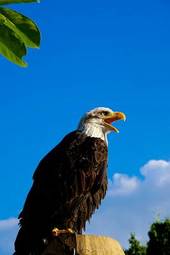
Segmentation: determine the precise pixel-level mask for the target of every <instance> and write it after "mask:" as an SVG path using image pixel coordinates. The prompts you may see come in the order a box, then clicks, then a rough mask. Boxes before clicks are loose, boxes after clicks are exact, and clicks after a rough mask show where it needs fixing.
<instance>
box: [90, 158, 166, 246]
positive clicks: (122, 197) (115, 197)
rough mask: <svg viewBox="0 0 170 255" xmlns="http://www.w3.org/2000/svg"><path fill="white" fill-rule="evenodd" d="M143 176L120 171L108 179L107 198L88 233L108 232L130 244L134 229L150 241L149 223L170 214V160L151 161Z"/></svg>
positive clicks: (145, 166)
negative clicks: (148, 237)
mask: <svg viewBox="0 0 170 255" xmlns="http://www.w3.org/2000/svg"><path fill="white" fill-rule="evenodd" d="M140 174H141V178H139V177H136V176H132V177H130V176H128V175H124V174H121V173H116V174H114V175H113V178H112V181H111V180H110V181H109V190H108V193H107V197H106V198H105V200H104V201H103V202H102V205H101V207H100V209H99V210H97V212H96V213H95V215H94V216H93V218H92V220H91V223H90V225H88V227H87V232H88V233H95V234H100V235H101V234H103V235H109V236H112V237H113V238H115V239H117V240H119V241H120V242H121V244H122V245H123V246H124V247H127V245H128V240H127V239H128V238H129V236H130V233H131V232H135V233H136V235H137V237H138V238H139V239H140V240H141V241H146V240H147V232H148V230H149V226H150V225H151V224H152V222H153V221H154V220H155V219H156V218H157V217H158V215H160V216H161V218H164V217H170V203H169V197H170V162H169V161H165V160H150V161H149V162H147V163H146V164H145V165H144V166H143V167H141V169H140Z"/></svg>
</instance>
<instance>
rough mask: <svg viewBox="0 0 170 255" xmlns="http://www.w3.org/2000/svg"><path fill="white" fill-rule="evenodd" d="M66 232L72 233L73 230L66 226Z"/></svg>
mask: <svg viewBox="0 0 170 255" xmlns="http://www.w3.org/2000/svg"><path fill="white" fill-rule="evenodd" d="M67 232H68V233H70V234H74V233H75V232H74V230H72V229H71V228H67Z"/></svg>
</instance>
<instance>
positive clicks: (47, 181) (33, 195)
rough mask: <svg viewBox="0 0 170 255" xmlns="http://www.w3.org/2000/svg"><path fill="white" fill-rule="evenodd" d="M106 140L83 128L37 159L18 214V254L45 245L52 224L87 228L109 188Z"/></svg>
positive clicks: (27, 252) (16, 244) (78, 229)
mask: <svg viewBox="0 0 170 255" xmlns="http://www.w3.org/2000/svg"><path fill="white" fill-rule="evenodd" d="M106 170H107V145H106V143H105V141H103V140H102V139H100V138H94V137H88V136H86V134H83V133H82V132H80V131H74V132H72V133H70V134H68V135H67V136H66V137H65V138H64V139H63V140H62V141H61V142H60V143H59V144H58V145H57V146H56V147H55V148H54V149H53V150H51V151H50V152H49V153H48V154H47V155H46V156H45V157H44V158H43V159H42V160H41V161H40V163H39V165H38V167H37V169H36V171H35V173H34V175H33V185H32V188H31V190H30V192H29V194H28V196H27V199H26V201H25V205H24V208H23V210H22V212H21V213H20V215H19V219H20V226H21V228H20V230H19V233H18V236H17V239H16V241H15V249H16V254H17V255H21V254H22V255H28V254H29V253H30V252H31V251H36V249H38V248H39V247H42V246H43V239H44V238H48V237H49V235H50V234H51V230H52V229H53V228H54V227H57V228H59V229H66V228H72V229H73V230H74V231H75V232H76V233H81V232H82V230H83V229H85V224H86V221H87V220H89V219H90V217H91V216H92V214H93V212H94V211H95V209H96V208H98V207H99V205H100V202H101V200H102V199H103V198H104V196H105V193H106V189H107V172H106Z"/></svg>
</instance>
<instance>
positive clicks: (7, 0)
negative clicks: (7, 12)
mask: <svg viewBox="0 0 170 255" xmlns="http://www.w3.org/2000/svg"><path fill="white" fill-rule="evenodd" d="M32 2H39V0H0V5H4V4H18V3H32Z"/></svg>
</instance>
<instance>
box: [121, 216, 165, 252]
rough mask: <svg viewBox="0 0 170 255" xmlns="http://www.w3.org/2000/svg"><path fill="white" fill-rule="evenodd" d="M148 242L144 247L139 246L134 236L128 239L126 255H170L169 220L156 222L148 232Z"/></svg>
mask: <svg viewBox="0 0 170 255" xmlns="http://www.w3.org/2000/svg"><path fill="white" fill-rule="evenodd" d="M148 236H149V241H148V243H147V245H146V246H143V245H141V244H140V242H139V241H138V240H137V239H136V237H135V234H131V236H130V238H129V249H128V250H125V254H126V255H170V219H165V220H164V221H160V220H157V221H155V222H154V223H153V224H152V225H151V226H150V230H149V232H148Z"/></svg>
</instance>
